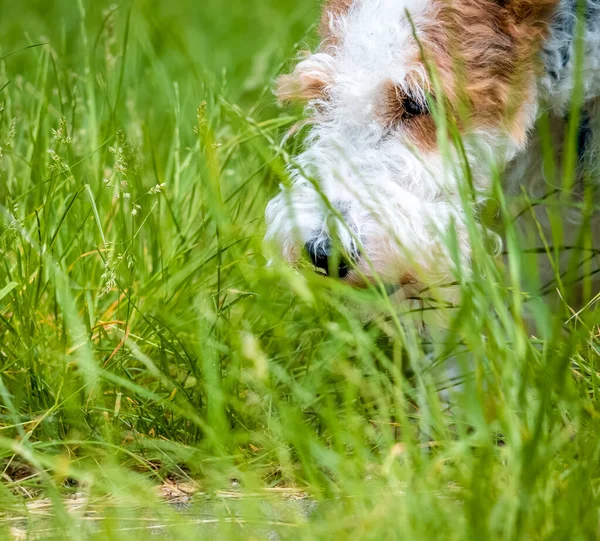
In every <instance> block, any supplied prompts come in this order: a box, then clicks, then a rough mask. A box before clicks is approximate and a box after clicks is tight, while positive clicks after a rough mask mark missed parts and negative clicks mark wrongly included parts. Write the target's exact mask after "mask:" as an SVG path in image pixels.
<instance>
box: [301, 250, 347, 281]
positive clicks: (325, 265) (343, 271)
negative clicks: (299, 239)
mask: <svg viewBox="0 0 600 541" xmlns="http://www.w3.org/2000/svg"><path fill="white" fill-rule="evenodd" d="M305 248H306V252H307V253H308V256H309V257H310V260H311V261H312V262H313V265H314V266H315V267H317V268H318V269H321V270H322V271H324V272H325V274H326V275H327V276H329V275H330V270H331V269H330V265H331V262H330V259H331V257H332V255H331V254H332V251H331V247H330V246H329V244H328V243H325V244H322V243H318V244H317V243H315V242H307V243H306V245H305ZM349 270H350V269H349V267H348V262H347V261H346V260H345V259H344V258H343V257H341V256H338V262H337V275H338V277H339V278H345V277H346V275H347V274H348V272H349Z"/></svg>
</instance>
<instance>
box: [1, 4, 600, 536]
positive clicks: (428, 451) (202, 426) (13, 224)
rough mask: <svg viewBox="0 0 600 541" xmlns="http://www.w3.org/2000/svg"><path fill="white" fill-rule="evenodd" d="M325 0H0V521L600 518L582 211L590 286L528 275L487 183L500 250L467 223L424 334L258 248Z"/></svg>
mask: <svg viewBox="0 0 600 541" xmlns="http://www.w3.org/2000/svg"><path fill="white" fill-rule="evenodd" d="M317 4H318V2H317V0H310V1H307V2H295V1H292V0H243V1H242V0H232V1H231V2H219V1H217V0H203V1H202V2H197V1H192V0H179V1H168V0H153V1H151V0H137V1H135V2H128V1H126V0H123V1H119V2H116V3H114V4H111V3H110V2H105V1H104V0H98V1H97V0H94V1H91V0H51V1H49V2H48V1H42V0H27V1H26V2H18V3H17V2H10V1H9V0H0V13H1V14H2V15H1V16H0V36H2V39H1V41H0V149H1V150H0V253H1V255H0V370H1V372H0V466H1V472H2V482H1V484H0V509H1V511H0V533H1V535H2V536H3V538H6V539H11V538H12V539H38V538H39V539H52V538H57V539H67V538H69V539H70V538H73V539H122V538H126V539H128V540H131V539H138V538H139V539H145V538H147V537H148V536H150V535H151V534H152V538H157V539H161V538H164V539H196V538H198V539H202V538H205V537H206V538H214V537H215V536H218V538H219V539H229V538H231V539H237V538H240V537H242V538H248V539H251V538H253V539H261V538H270V539H336V538H346V537H353V538H360V539H362V538H364V539H371V538H378V539H389V538H392V539H393V538H397V539H410V540H419V539H423V540H429V539H436V540H438V539H456V540H464V539H476V540H481V539H488V538H490V539H589V538H597V536H598V534H599V533H600V526H599V519H600V517H599V508H598V503H599V501H600V496H599V495H598V490H599V488H600V486H599V483H600V464H599V461H598V457H599V453H600V436H599V434H600V432H599V429H600V422H599V420H600V403H599V397H598V392H599V390H600V389H599V386H598V382H599V379H598V373H597V364H598V361H599V360H600V355H599V352H600V329H599V328H598V320H599V318H598V303H597V302H596V300H597V299H596V297H594V290H593V286H592V281H591V280H590V279H588V278H587V277H585V269H586V268H589V265H587V264H586V263H585V259H586V257H587V256H582V255H581V254H587V253H591V254H592V255H594V256H595V255H597V254H596V253H595V252H593V251H590V249H589V242H588V241H589V239H588V238H587V237H586V235H585V234H583V235H582V237H581V239H582V241H581V242H582V246H584V248H585V249H584V250H575V252H576V254H575V255H574V256H573V258H572V266H573V267H574V268H580V269H583V270H582V272H583V275H584V279H583V280H578V282H579V284H582V285H583V287H581V288H577V291H575V288H573V287H572V284H571V281H567V280H561V279H557V280H555V282H553V283H550V284H536V280H535V276H536V263H537V261H538V259H539V258H538V257H537V255H536V254H533V255H532V254H529V253H527V252H526V251H525V250H523V249H522V247H521V245H520V240H521V239H520V237H519V236H518V235H516V234H514V230H513V229H512V226H511V224H512V222H511V219H510V212H511V209H513V202H512V201H510V200H505V199H504V198H503V197H502V192H501V191H500V190H497V191H496V192H495V197H494V199H493V201H491V203H490V208H489V212H487V214H489V215H490V216H492V217H498V222H499V224H500V225H499V226H498V227H500V228H502V229H503V230H504V233H505V235H504V236H505V238H506V244H505V248H506V251H507V254H508V258H507V261H506V263H503V262H502V259H501V258H500V259H498V258H495V257H493V256H492V255H490V254H489V253H488V251H487V250H486V249H485V245H484V243H483V242H480V243H474V246H475V248H474V250H475V255H476V258H475V261H476V271H477V272H475V273H474V274H473V276H471V277H470V278H468V279H464V283H463V284H461V288H462V289H463V292H464V296H463V299H462V302H461V305H460V307H455V308H451V309H450V308H448V310H451V311H452V318H453V324H452V332H451V333H450V338H448V339H446V340H444V341H443V342H436V343H433V344H432V343H430V342H427V341H426V340H424V339H423V337H422V335H421V334H419V332H418V329H417V328H416V327H415V325H414V324H413V323H411V322H410V321H408V319H406V318H404V317H402V316H399V315H398V314H397V312H396V311H395V309H394V308H393V307H391V306H389V304H388V303H387V300H386V297H385V295H383V294H382V293H381V292H379V291H378V290H376V289H373V290H368V289H367V290H365V291H355V290H350V289H349V288H347V287H344V286H343V285H341V284H339V283H336V282H335V281H331V280H327V279H326V278H325V277H322V276H319V275H316V274H313V273H312V272H311V271H310V270H303V269H299V270H294V269H290V268H288V267H287V266H285V265H284V264H281V263H280V262H279V261H278V260H277V259H275V263H274V264H273V265H271V266H268V265H267V260H268V258H269V257H271V256H272V255H273V254H271V253H270V252H269V250H270V249H269V247H268V246H265V245H264V244H263V240H262V239H263V235H264V219H263V213H264V208H265V205H266V202H267V201H268V199H269V198H270V197H271V196H272V195H273V194H274V193H275V192H276V190H277V189H278V185H279V184H280V183H284V182H286V180H287V178H286V173H285V166H286V163H287V162H288V161H289V156H290V155H291V154H293V152H294V150H295V148H296V147H297V146H298V145H300V144H301V137H295V138H292V139H290V140H288V141H287V142H286V143H285V145H284V146H281V144H280V141H281V138H282V135H283V134H284V133H285V132H286V131H288V130H289V129H290V128H291V127H292V126H294V125H295V123H296V122H297V121H298V120H299V119H300V116H301V111H298V110H293V109H280V108H278V107H277V106H276V105H275V103H274V99H273V98H272V94H271V90H272V86H273V80H274V79H275V77H276V75H277V74H278V73H279V72H280V71H282V70H283V69H284V68H285V67H287V68H289V65H288V64H289V63H290V59H292V58H293V56H294V54H295V52H296V51H298V50H299V49H302V48H303V44H304V43H306V44H314V43H315V40H316V36H315V33H314V28H313V23H314V22H315V21H317V19H318V5H317ZM300 135H301V134H300ZM551 158H552V157H551V156H550V159H551ZM558 201H559V203H560V201H562V200H561V199H560V198H559V199H558ZM535 203H538V204H541V203H544V202H535ZM557 208H558V210H557ZM552 209H554V210H552ZM552 209H550V210H549V215H550V219H551V218H552V213H553V212H558V213H560V210H561V209H560V207H557V205H554V206H552ZM473 234H474V235H477V234H478V232H477V231H475V232H474V233H473ZM556 234H557V235H560V231H556ZM546 240H547V245H548V258H550V259H552V258H553V257H554V256H556V252H557V251H559V250H560V242H558V243H554V242H553V239H546ZM554 240H556V239H554ZM586 250H587V251H586ZM532 257H533V259H531V258H532ZM556 257H557V258H558V256H556ZM532 262H534V263H532ZM557 278H560V277H557ZM544 288H545V290H547V291H556V296H555V297H556V298H555V299H548V298H544V299H541V298H540V297H539V295H537V294H536V291H539V290H540V289H542V290H543V289H544ZM582 295H583V301H584V302H583V303H581V302H579V305H578V306H582V308H581V309H578V311H575V310H574V308H572V306H575V304H574V303H575V301H574V299H575V298H576V297H577V298H578V299H579V301H581V298H582ZM561 299H562V300H561ZM366 312H369V313H371V315H372V316H371V318H370V319H369V320H367V319H366V318H365V313H366ZM426 342H427V343H426ZM450 357H452V358H454V359H458V360H459V362H462V360H464V361H465V365H468V367H469V372H472V374H471V375H470V377H469V378H467V380H466V381H463V382H461V383H462V386H461V387H460V388H459V389H457V390H456V392H457V394H456V396H455V397H454V398H453V400H454V405H453V406H452V407H448V404H447V403H446V402H445V401H443V400H441V399H440V393H439V391H440V390H441V388H442V387H447V386H449V385H451V384H454V383H457V382H450V383H448V384H447V385H445V384H444V383H440V381H439V380H438V379H434V378H433V377H432V368H433V367H434V366H435V365H438V364H441V363H443V362H444V361H445V360H446V359H447V358H450Z"/></svg>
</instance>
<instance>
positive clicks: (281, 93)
mask: <svg viewBox="0 0 600 541" xmlns="http://www.w3.org/2000/svg"><path fill="white" fill-rule="evenodd" d="M333 62H334V59H333V57H332V56H330V55H328V54H325V53H316V54H312V55H309V56H307V57H306V58H305V59H304V60H302V61H301V62H299V63H298V65H297V66H296V68H295V69H294V71H293V72H292V73H290V74H289V75H282V76H281V77H279V79H277V86H276V89H275V95H276V96H277V98H278V99H279V101H280V102H281V103H289V102H293V101H299V102H308V101H310V100H315V99H324V98H325V97H326V96H327V88H328V87H329V85H331V83H332V82H333Z"/></svg>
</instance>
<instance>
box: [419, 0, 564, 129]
mask: <svg viewBox="0 0 600 541" xmlns="http://www.w3.org/2000/svg"><path fill="white" fill-rule="evenodd" d="M557 3H558V0H537V1H535V0H506V1H505V2H499V1H497V0H451V1H449V0H433V2H432V6H431V10H430V13H428V14H427V16H426V18H425V19H424V20H423V21H419V22H418V23H417V25H418V31H419V32H418V33H419V38H420V40H421V43H422V45H423V48H424V50H425V54H426V55H427V56H428V58H429V60H430V61H431V63H432V64H433V65H434V66H435V70H436V71H437V73H438V75H439V78H440V81H441V84H442V87H443V90H444V92H445V95H446V98H447V99H448V101H449V103H450V105H451V107H452V108H453V109H454V111H455V112H456V113H458V115H459V117H460V118H461V121H465V120H467V123H468V124H472V125H476V126H485V127H489V126H498V125H504V127H505V128H508V129H509V130H510V131H511V133H513V134H514V136H515V138H517V139H520V138H524V137H525V134H524V133H521V132H522V131H523V130H520V126H519V124H521V123H520V122H519V120H520V119H522V115H521V114H519V113H520V111H521V105H522V104H523V103H525V102H527V98H529V97H530V95H529V93H530V92H531V89H532V85H533V84H534V80H535V76H536V73H537V69H538V67H539V66H538V62H537V53H538V51H539V47H540V44H541V42H542V40H543V38H544V37H545V36H546V34H547V32H548V27H549V25H548V23H549V20H550V18H551V15H552V13H553V10H554V8H555V7H556V5H557ZM465 117H466V119H465Z"/></svg>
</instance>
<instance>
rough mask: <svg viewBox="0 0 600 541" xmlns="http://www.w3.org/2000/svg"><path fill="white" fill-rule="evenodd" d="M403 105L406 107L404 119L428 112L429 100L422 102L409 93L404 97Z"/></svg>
mask: <svg viewBox="0 0 600 541" xmlns="http://www.w3.org/2000/svg"><path fill="white" fill-rule="evenodd" d="M402 107H403V109H404V114H403V118H404V119H408V118H412V117H414V116H420V115H424V114H426V113H427V112H428V107H427V102H421V101H419V100H416V99H415V98H413V97H412V96H408V95H406V96H404V98H403V99H402Z"/></svg>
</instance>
